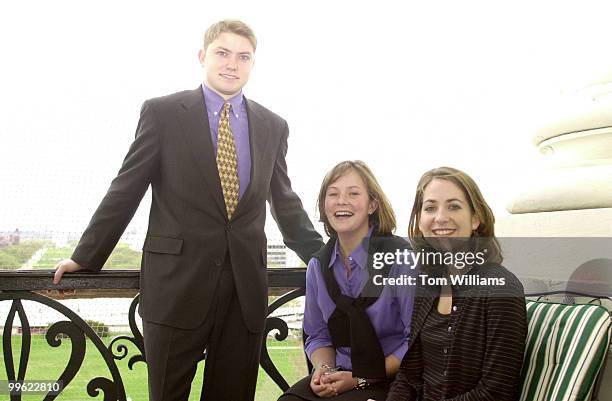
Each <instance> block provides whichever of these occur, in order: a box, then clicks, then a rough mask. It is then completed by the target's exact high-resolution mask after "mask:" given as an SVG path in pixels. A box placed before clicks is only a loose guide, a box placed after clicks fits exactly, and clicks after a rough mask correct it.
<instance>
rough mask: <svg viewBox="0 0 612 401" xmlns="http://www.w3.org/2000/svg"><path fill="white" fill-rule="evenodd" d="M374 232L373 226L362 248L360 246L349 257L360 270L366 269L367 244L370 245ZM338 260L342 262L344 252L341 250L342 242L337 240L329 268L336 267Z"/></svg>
mask: <svg viewBox="0 0 612 401" xmlns="http://www.w3.org/2000/svg"><path fill="white" fill-rule="evenodd" d="M373 230H374V227H373V226H370V228H369V229H368V234H367V235H366V237H365V238H364V239H363V241H362V242H361V246H358V247H357V248H356V249H355V250H353V252H351V253H350V254H349V255H348V256H349V258H350V259H349V260H351V261H353V262H355V263H356V264H357V266H359V268H361V269H363V268H365V267H366V263H367V261H368V252H367V251H366V247H367V244H368V243H369V239H370V237H371V236H372V231H373ZM336 259H340V260H342V250H341V249H340V241H339V240H337V239H336V244H335V245H334V252H332V254H331V258H329V266H328V267H329V268H331V267H332V266H333V265H334V262H335V261H336Z"/></svg>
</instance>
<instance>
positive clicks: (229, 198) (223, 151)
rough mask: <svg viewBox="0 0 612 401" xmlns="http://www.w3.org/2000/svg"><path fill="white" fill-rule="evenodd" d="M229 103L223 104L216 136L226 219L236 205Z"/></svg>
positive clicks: (236, 164) (237, 184)
mask: <svg viewBox="0 0 612 401" xmlns="http://www.w3.org/2000/svg"><path fill="white" fill-rule="evenodd" d="M229 109H230V103H229V102H225V103H224V104H223V111H222V112H221V119H220V120H219V131H218V135H217V169H218V170H219V178H220V180H221V189H222V190H223V198H224V199H225V207H226V209H227V217H228V218H229V219H231V218H232V215H233V214H234V211H235V210H236V206H237V205H238V190H239V188H240V181H239V180H238V159H237V156H236V144H235V143H234V134H232V128H231V127H230V123H229Z"/></svg>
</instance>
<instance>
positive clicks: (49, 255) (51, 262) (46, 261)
mask: <svg viewBox="0 0 612 401" xmlns="http://www.w3.org/2000/svg"><path fill="white" fill-rule="evenodd" d="M75 246H76V244H71V245H69V246H66V247H62V248H49V249H47V251H46V252H45V254H44V255H43V256H42V258H41V259H40V260H39V261H38V262H37V263H36V264H35V265H34V269H53V268H54V267H55V265H56V264H57V262H59V261H60V260H62V259H66V258H69V257H70V255H72V251H74V248H75ZM140 259H141V252H139V251H135V250H133V249H131V248H130V247H129V245H128V244H125V243H119V244H117V246H116V247H115V249H114V250H113V252H112V253H111V255H110V256H109V258H108V260H107V261H106V264H105V265H104V268H105V269H140Z"/></svg>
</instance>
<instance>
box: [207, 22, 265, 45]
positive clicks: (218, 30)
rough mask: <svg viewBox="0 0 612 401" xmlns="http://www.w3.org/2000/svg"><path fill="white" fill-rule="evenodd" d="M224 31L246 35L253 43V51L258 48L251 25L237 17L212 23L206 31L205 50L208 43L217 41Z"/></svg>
mask: <svg viewBox="0 0 612 401" xmlns="http://www.w3.org/2000/svg"><path fill="white" fill-rule="evenodd" d="M224 32H230V33H235V34H236V35H240V36H244V37H245V38H247V39H248V40H249V42H251V45H253V52H255V49H257V38H256V37H255V33H253V30H252V29H251V27H250V26H248V25H247V24H245V23H244V22H242V21H239V20H236V19H225V20H223V21H219V22H216V23H214V24H212V25H211V26H210V27H209V28H208V29H207V30H206V33H204V47H203V49H204V51H206V48H207V47H208V45H210V44H211V43H212V42H214V41H215V39H217V38H218V37H219V35H221V34H222V33H224Z"/></svg>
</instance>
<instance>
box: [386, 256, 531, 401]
mask: <svg viewBox="0 0 612 401" xmlns="http://www.w3.org/2000/svg"><path fill="white" fill-rule="evenodd" d="M468 274H469V275H473V276H479V277H481V278H503V279H504V280H505V285H503V286H479V285H475V286H467V285H466V286H457V287H453V308H452V309H451V314H450V320H449V328H448V336H449V339H448V344H449V347H448V349H447V354H445V357H444V358H437V356H432V355H425V354H424V353H423V350H422V346H421V333H422V329H423V325H424V323H425V320H426V319H427V316H428V315H429V314H430V312H431V311H432V309H433V308H435V307H436V301H437V297H438V296H439V294H440V287H435V286H430V287H424V286H421V285H418V286H417V293H416V297H415V301H414V312H413V315H412V322H411V331H410V339H409V342H408V352H407V353H406V355H405V356H404V359H403V360H402V363H401V366H400V369H399V372H398V373H397V376H396V378H395V381H394V382H393V383H392V385H391V389H390V391H389V395H388V397H387V401H400V400H401V401H412V400H414V401H416V400H422V399H423V396H424V394H423V392H424V381H423V361H424V360H430V361H431V360H437V359H444V362H445V364H444V366H443V367H442V369H441V371H442V370H444V376H443V377H442V376H441V377H439V378H438V379H439V383H437V384H438V385H439V386H438V387H437V389H438V390H440V391H441V392H442V394H443V396H444V399H445V400H449V401H450V400H452V401H484V400H499V401H516V400H518V398H519V391H520V385H519V384H520V375H521V367H522V364H523V354H524V352H525V339H526V336H527V312H526V309H525V293H524V291H523V286H522V284H521V283H520V281H519V280H518V279H517V278H516V276H515V275H514V274H512V273H511V272H509V271H508V270H507V269H506V268H504V267H503V266H501V265H498V264H485V265H483V266H474V268H473V269H472V270H471V271H470V272H469V273H468ZM418 282H419V280H417V283H418ZM442 352H443V351H442V350H440V354H439V355H442Z"/></svg>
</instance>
